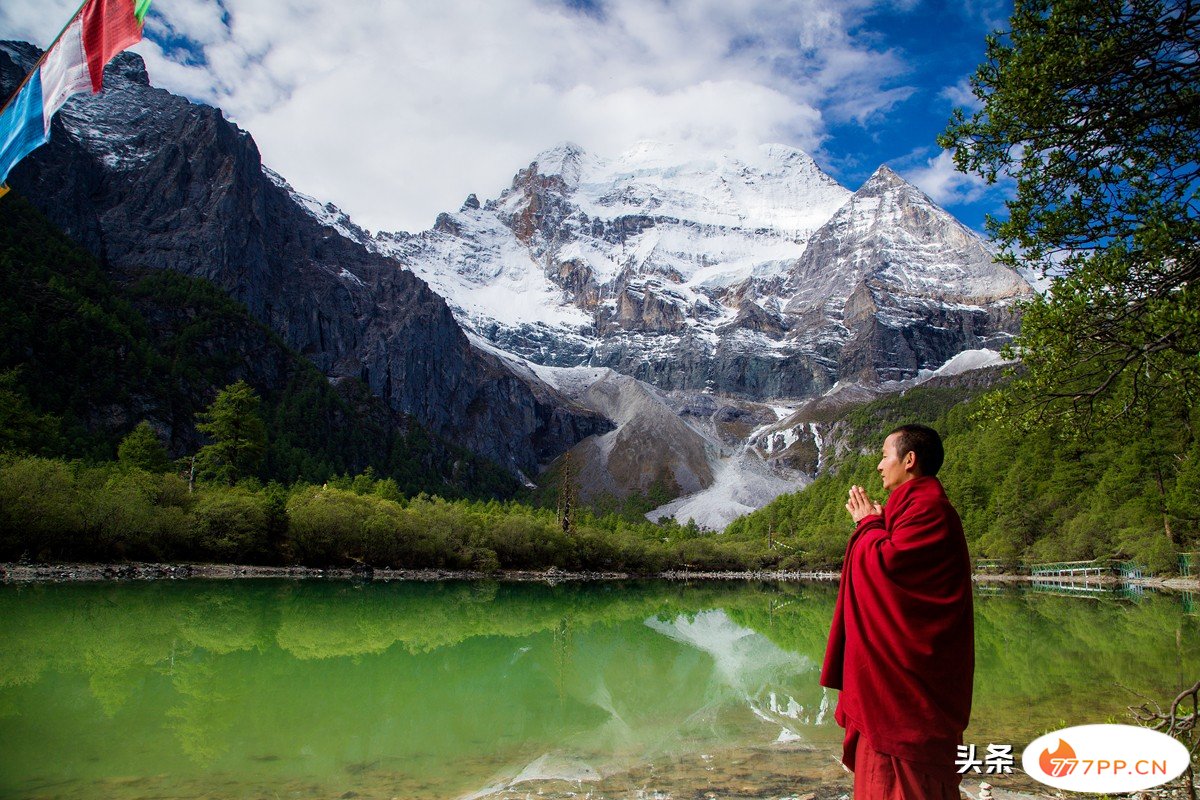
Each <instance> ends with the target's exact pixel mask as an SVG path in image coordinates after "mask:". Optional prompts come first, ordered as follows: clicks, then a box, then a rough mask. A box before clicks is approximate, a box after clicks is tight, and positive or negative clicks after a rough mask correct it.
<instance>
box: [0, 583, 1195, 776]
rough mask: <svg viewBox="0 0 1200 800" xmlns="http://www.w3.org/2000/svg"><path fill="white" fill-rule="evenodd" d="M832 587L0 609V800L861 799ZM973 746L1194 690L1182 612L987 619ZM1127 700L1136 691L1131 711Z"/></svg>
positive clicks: (104, 589)
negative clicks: (833, 636) (829, 685)
mask: <svg viewBox="0 0 1200 800" xmlns="http://www.w3.org/2000/svg"><path fill="white" fill-rule="evenodd" d="M835 594H836V586H835V585H834V584H829V583H826V584H782V585H780V584H755V583H700V584H692V585H681V584H677V583H667V582H658V581H647V582H627V583H565V584H560V585H557V586H548V585H544V584H529V583H468V582H446V583H351V582H332V581H282V580H279V581H276V580H243V581H198V580H197V581H179V582H168V581H162V582H152V583H105V584H45V585H5V586H0V797H4V798H59V797H61V798H76V799H77V798H93V797H94V798H101V797H103V798H151V797H154V798H185V797H196V798H200V797H237V798H241V797H245V798H288V797H329V798H339V797H343V798H350V797H360V798H376V797H378V798H483V797H488V798H499V797H512V798H517V797H526V796H536V795H537V794H538V793H539V792H543V793H544V796H562V797H566V796H573V795H574V794H578V796H579V797H581V798H582V797H584V796H585V795H587V794H590V795H591V796H592V797H595V798H599V797H631V798H632V797H645V798H652V797H654V796H655V792H658V793H659V794H658V796H659V797H663V798H665V797H672V796H673V797H693V796H695V797H704V796H705V794H706V791H707V792H709V793H711V794H715V795H716V796H720V797H758V796H764V797H765V796H771V797H783V796H788V795H789V794H790V793H792V792H793V791H795V792H799V793H801V794H803V793H804V792H805V791H806V787H807V790H809V791H811V790H812V789H814V788H817V787H822V786H830V785H840V784H846V785H848V781H847V780H846V776H845V775H844V773H842V771H841V769H840V767H838V765H837V764H836V762H835V759H836V756H837V754H838V753H839V752H840V749H839V746H840V740H841V731H840V729H839V728H838V727H837V725H836V724H835V723H834V721H833V705H834V703H835V702H836V693H834V692H826V691H825V690H823V689H822V688H821V687H819V686H818V685H817V674H818V672H819V668H820V664H821V659H822V653H823V650H824V645H825V637H826V635H827V633H828V628H829V620H830V617H831V615H832V609H833V602H834V597H835ZM975 603H976V652H977V662H978V663H977V669H976V677H975V707H974V712H973V717H972V725H971V728H970V729H969V730H968V731H967V735H966V740H967V741H968V742H972V743H978V744H979V745H980V750H983V749H984V745H986V744H989V743H1011V744H1013V745H1014V752H1015V753H1016V754H1017V755H1018V761H1019V754H1020V751H1021V749H1022V748H1023V747H1024V745H1025V744H1026V743H1027V742H1029V741H1030V740H1032V739H1033V738H1035V737H1036V736H1038V735H1040V734H1041V733H1043V732H1046V731H1048V730H1052V729H1054V728H1058V727H1063V726H1066V725H1078V724H1084V723H1089V722H1108V721H1114V722H1126V721H1129V720H1128V716H1127V710H1126V706H1128V705H1130V704H1136V703H1139V702H1141V701H1140V700H1139V699H1138V698H1137V697H1136V696H1135V695H1134V694H1132V693H1131V691H1130V690H1134V691H1137V692H1139V693H1140V694H1143V695H1146V696H1148V697H1152V698H1155V699H1157V700H1167V699H1169V698H1171V697H1173V696H1174V695H1175V693H1176V692H1178V691H1179V689H1181V688H1183V687H1184V686H1186V685H1190V684H1191V683H1192V682H1193V681H1195V680H1196V679H1197V677H1200V616H1197V615H1196V613H1195V612H1194V610H1192V605H1191V602H1190V599H1189V598H1188V597H1185V596H1181V595H1178V594H1162V595H1158V594H1145V595H1140V596H1132V597H1130V596H1117V595H1114V596H1109V597H1099V598H1094V597H1065V596H1059V595H1056V594H1050V593H1043V592H1037V591H1031V590H1028V589H1024V590H1021V591H1017V590H1011V589H1008V590H995V589H989V590H987V591H984V590H983V589H980V590H979V591H978V592H977V595H976V598H975ZM1123 687H1128V688H1123Z"/></svg>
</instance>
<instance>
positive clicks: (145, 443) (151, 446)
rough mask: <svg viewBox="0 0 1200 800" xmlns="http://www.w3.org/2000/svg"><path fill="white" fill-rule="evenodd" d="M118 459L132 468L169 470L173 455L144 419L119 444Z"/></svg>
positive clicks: (151, 470) (154, 470)
mask: <svg viewBox="0 0 1200 800" xmlns="http://www.w3.org/2000/svg"><path fill="white" fill-rule="evenodd" d="M117 460H118V461H119V462H121V465H122V466H124V467H128V468H130V469H143V470H145V471H146V472H169V471H170V469H171V457H170V456H169V455H168V454H167V448H165V447H163V444H162V441H160V440H159V438H158V434H157V433H155V432H154V428H152V427H150V423H149V422H147V421H146V420H142V421H141V422H139V423H138V426H137V427H136V428H134V429H133V430H132V431H130V432H129V434H128V435H127V436H126V437H125V438H124V439H122V440H121V444H119V445H118V446H117Z"/></svg>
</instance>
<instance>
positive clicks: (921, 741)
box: [821, 476, 975, 797]
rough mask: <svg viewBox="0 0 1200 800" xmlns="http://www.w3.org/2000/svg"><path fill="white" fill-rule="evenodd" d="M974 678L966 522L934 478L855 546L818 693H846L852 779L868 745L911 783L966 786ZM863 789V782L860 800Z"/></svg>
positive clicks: (908, 493) (895, 502)
mask: <svg viewBox="0 0 1200 800" xmlns="http://www.w3.org/2000/svg"><path fill="white" fill-rule="evenodd" d="M974 672H975V634H974V619H973V611H972V604H971V562H970V557H969V556H968V554H967V543H966V539H965V538H964V537H963V531H962V522H961V521H960V520H959V517H958V513H957V512H956V511H955V510H954V507H953V506H951V505H950V501H949V500H948V499H947V497H946V493H945V492H944V491H943V490H942V484H941V482H940V481H939V480H938V479H937V478H934V477H925V476H921V477H916V478H913V479H912V480H909V481H906V482H904V483H902V484H900V485H899V486H897V487H896V488H895V490H894V491H893V492H892V493H891V496H890V497H889V498H888V501H887V505H886V506H885V507H884V508H883V514H882V516H881V515H877V514H870V515H868V516H866V517H863V518H862V519H861V520H860V521H859V523H858V527H857V529H856V530H855V531H854V535H853V536H851V537H850V542H849V543H848V544H847V545H846V558H845V562H844V563H843V566H842V579H841V584H840V586H839V587H838V598H837V605H836V606H835V608H834V612H833V625H832V627H831V629H830V631H829V646H828V647H827V648H826V651H825V665H824V668H823V669H822V670H821V685H822V686H828V687H830V688H832V689H840V690H841V695H840V697H839V699H838V705H837V711H836V713H835V715H834V716H835V718H836V719H837V722H838V724H839V725H841V726H842V727H844V728H845V729H846V742H845V747H844V751H843V756H842V761H843V763H844V764H845V765H846V766H847V767H848V768H850V769H852V770H853V769H854V768H855V761H856V758H855V755H856V751H858V752H860V753H861V747H862V744H864V742H860V741H859V738H858V737H859V736H860V735H861V736H862V738H863V739H865V744H867V745H869V747H870V748H871V749H873V750H875V751H876V752H877V753H878V754H880V755H882V756H883V757H884V758H886V757H888V756H891V757H894V758H893V759H892V760H893V762H895V760H896V759H899V762H896V763H897V764H898V765H899V766H900V767H902V768H903V770H904V771H905V772H906V773H907V774H908V775H909V777H911V776H912V771H913V770H915V771H916V773H917V775H918V777H920V776H929V777H930V778H935V779H941V780H944V781H947V782H949V783H950V784H952V785H957V783H958V781H959V779H960V778H961V776H959V775H958V773H957V769H956V767H955V764H954V761H955V758H956V756H957V746H958V745H959V744H961V743H962V733H963V730H964V729H965V728H966V727H967V721H968V719H969V718H970V715H971V684H972V680H973V677H974ZM875 760H876V759H873V762H874V761H875ZM873 771H874V767H872V772H873ZM866 779H868V776H867V775H866V774H856V776H855V784H856V794H858V791H857V789H858V787H859V786H860V785H861V782H862V781H864V780H866ZM864 788H865V787H864ZM863 795H864V796H865V795H867V793H866V792H863ZM956 795H957V792H955V794H954V795H952V796H956ZM896 796H912V795H896ZM918 796H919V795H918ZM928 796H930V797H932V796H933V795H932V794H930V795H928Z"/></svg>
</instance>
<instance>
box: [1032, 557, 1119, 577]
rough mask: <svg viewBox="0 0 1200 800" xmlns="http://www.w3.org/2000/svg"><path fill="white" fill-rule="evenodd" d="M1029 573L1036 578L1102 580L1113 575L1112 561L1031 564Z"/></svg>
mask: <svg viewBox="0 0 1200 800" xmlns="http://www.w3.org/2000/svg"><path fill="white" fill-rule="evenodd" d="M1029 571H1030V573H1031V574H1032V575H1033V576H1034V577H1035V578H1089V577H1096V578H1101V577H1104V576H1106V575H1112V574H1113V572H1114V570H1113V565H1112V562H1110V561H1099V560H1092V561H1048V562H1045V563H1042V564H1030V565H1029Z"/></svg>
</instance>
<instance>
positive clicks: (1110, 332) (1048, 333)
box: [939, 0, 1200, 431]
mask: <svg viewBox="0 0 1200 800" xmlns="http://www.w3.org/2000/svg"><path fill="white" fill-rule="evenodd" d="M1198 46H1200V11H1197V8H1196V7H1195V5H1194V4H1191V3H1188V4H1180V3H1178V2H1172V0H1136V1H1135V2H1124V0H1018V2H1017V3H1016V8H1015V11H1014V14H1013V16H1012V19H1011V26H1010V30H1008V31H1007V32H1005V33H1003V34H995V35H993V36H990V37H989V38H988V50H987V55H988V62H987V63H985V64H984V65H983V66H981V67H980V68H979V70H978V71H977V72H976V74H975V76H974V77H973V78H972V87H973V91H974V94H975V96H976V97H977V98H979V100H980V101H981V102H982V107H981V108H980V110H978V111H976V112H975V113H974V114H972V115H971V116H970V117H969V118H968V117H967V115H966V114H965V113H964V112H963V111H962V110H961V109H960V110H958V111H956V112H955V115H954V117H953V119H952V120H951V123H950V126H949V128H948V129H947V130H946V132H945V133H944V134H943V135H942V136H941V137H940V139H939V142H940V143H941V144H942V146H944V147H947V148H953V149H954V151H955V162H956V165H957V166H958V168H959V169H960V170H962V171H964V172H975V173H978V174H980V175H982V176H984V177H985V178H986V179H987V180H988V181H989V182H995V181H997V180H1004V179H1011V180H1012V181H1014V182H1015V185H1016V195H1015V198H1014V199H1013V200H1011V201H1009V202H1008V204H1007V205H1008V216H1007V218H1006V219H1002V220H995V219H994V220H990V221H989V227H990V229H991V232H992V233H993V235H994V236H995V237H996V239H997V240H998V242H999V244H1000V246H1001V248H1002V253H1003V258H1004V259H1005V260H1007V261H1008V262H1010V263H1012V264H1014V265H1015V264H1020V263H1028V264H1032V265H1034V266H1036V267H1038V268H1040V269H1041V270H1042V271H1043V273H1045V272H1046V271H1047V270H1049V271H1050V272H1051V273H1052V274H1056V275H1057V276H1058V277H1056V278H1055V279H1054V281H1053V284H1052V287H1051V290H1050V293H1049V294H1048V295H1047V296H1044V297H1039V298H1036V299H1035V300H1033V301H1032V302H1031V303H1029V304H1028V305H1027V306H1026V308H1025V313H1024V318H1023V321H1022V332H1021V335H1020V337H1019V338H1018V339H1017V340H1016V342H1015V343H1014V345H1013V347H1012V348H1011V350H1010V354H1012V355H1017V354H1019V355H1020V356H1021V358H1022V360H1023V363H1024V368H1025V371H1024V373H1023V374H1022V375H1021V377H1020V378H1019V379H1018V380H1017V381H1016V382H1014V383H1013V385H1012V386H1011V388H1010V389H1009V390H1008V391H1007V392H1005V393H1004V394H1003V395H1002V396H1000V397H998V398H997V400H996V402H995V404H994V407H993V410H994V411H995V412H997V413H1000V414H1002V415H1003V416H1004V417H1006V418H1009V419H1016V420H1019V421H1020V422H1022V423H1024V424H1025V425H1026V426H1036V425H1039V424H1053V425H1055V426H1057V427H1063V426H1069V427H1073V428H1077V429H1080V430H1084V431H1086V430H1088V429H1090V428H1094V427H1107V426H1109V425H1111V424H1112V423H1113V422H1116V421H1121V422H1124V421H1126V420H1129V421H1132V422H1133V423H1134V424H1139V425H1140V424H1144V423H1145V421H1146V420H1150V419H1153V418H1155V417H1156V416H1158V415H1160V414H1162V413H1169V412H1172V411H1174V410H1175V409H1178V408H1180V407H1182V408H1185V409H1186V408H1194V407H1195V405H1196V403H1197V399H1198V397H1200V358H1198V354H1200V284H1198V279H1200V258H1198V256H1197V244H1200V217H1198V215H1197V207H1196V199H1197V193H1196V192H1197V189H1196V187H1197V181H1198V180H1200V159H1198V158H1197V154H1198V153H1200V62H1198V61H1197V59H1196V57H1195V56H1196V50H1197V47H1198Z"/></svg>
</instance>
